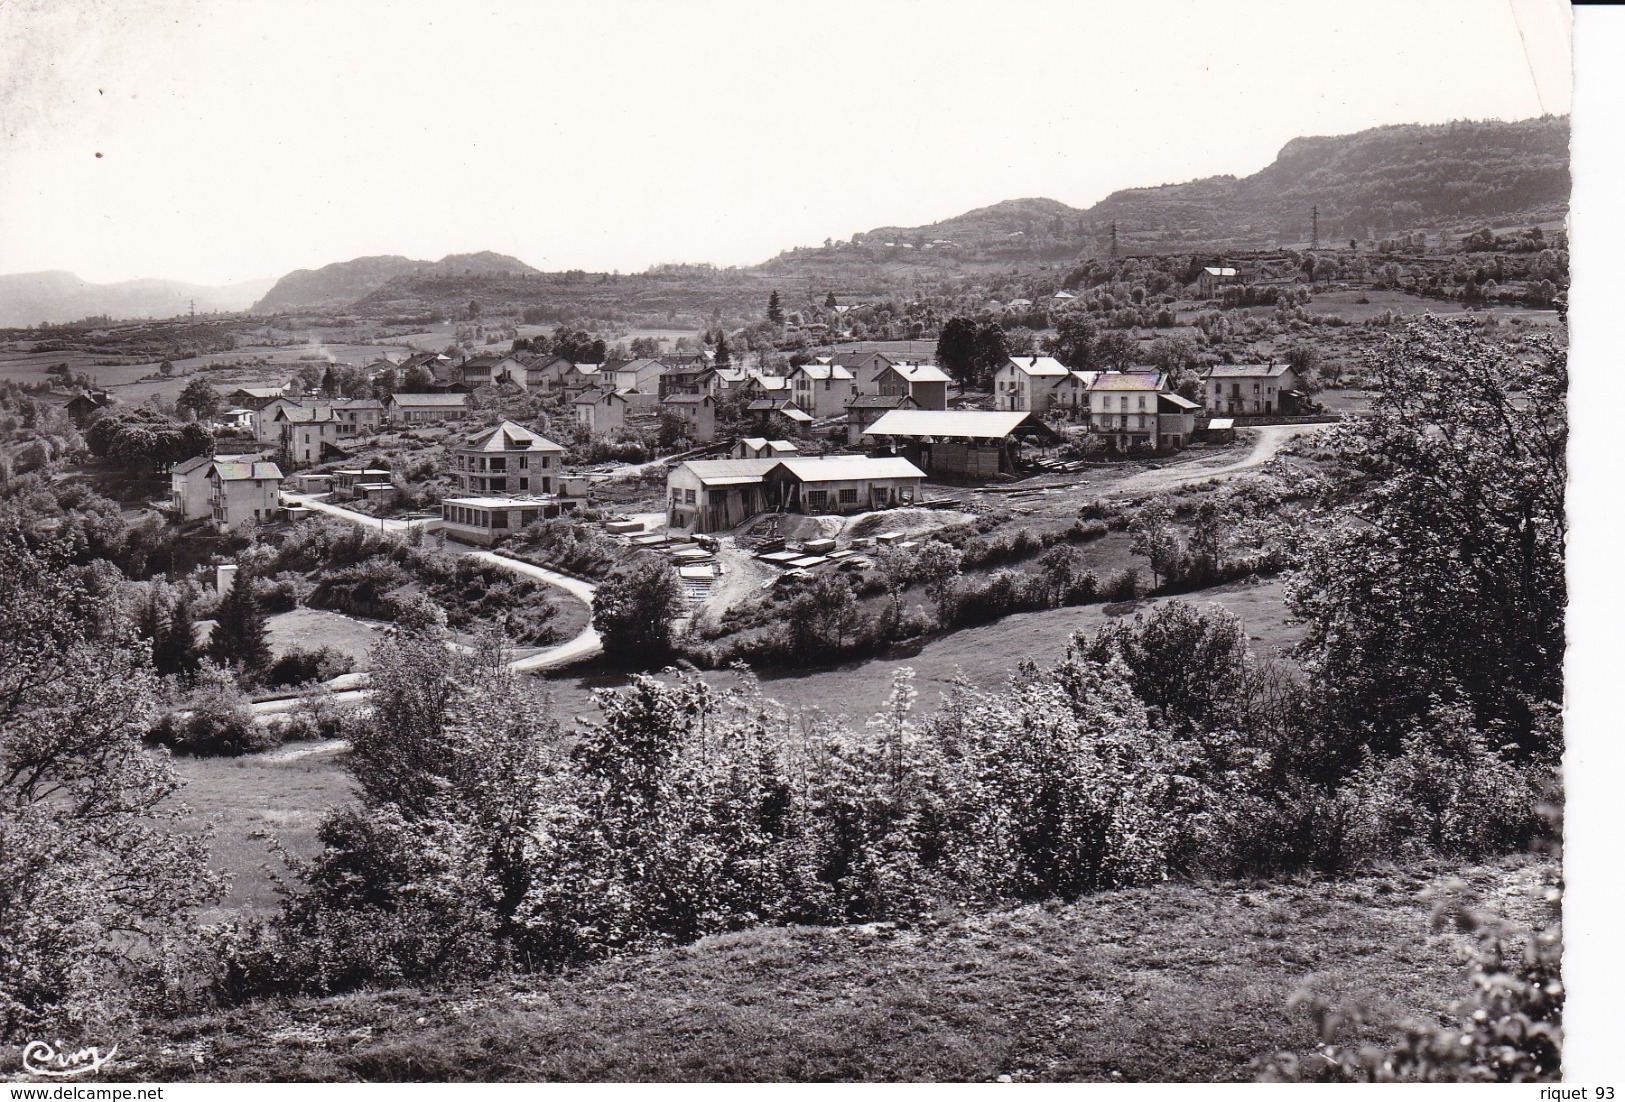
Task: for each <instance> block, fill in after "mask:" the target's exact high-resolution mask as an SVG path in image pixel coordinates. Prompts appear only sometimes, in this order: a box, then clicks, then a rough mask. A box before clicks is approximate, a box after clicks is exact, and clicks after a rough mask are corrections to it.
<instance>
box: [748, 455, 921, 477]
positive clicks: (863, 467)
mask: <svg viewBox="0 0 1625 1102" xmlns="http://www.w3.org/2000/svg"><path fill="white" fill-rule="evenodd" d="M776 465H777V466H779V467H782V468H784V469H785V470H786V471H788V472H789V473H790V474H791V475H793V476H794V477H795V478H796V479H798V480H799V481H801V482H849V481H852V480H853V479H865V478H924V477H925V472H924V471H922V470H920V468H918V467H916V466H915V465H914V464H912V463H910V462H909V461H908V460H906V459H904V458H902V457H901V456H895V455H893V456H881V457H880V458H878V459H871V458H869V457H868V456H865V455H832V456H828V457H826V458H824V459H781V460H779V461H778V462H777V464H776Z"/></svg>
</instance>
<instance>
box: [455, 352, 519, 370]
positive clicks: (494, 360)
mask: <svg viewBox="0 0 1625 1102" xmlns="http://www.w3.org/2000/svg"><path fill="white" fill-rule="evenodd" d="M507 358H508V357H507V356H505V355H503V354H501V353H499V352H481V353H480V354H479V355H477V356H470V357H468V358H467V359H466V360H464V361H463V363H462V366H463V367H495V366H496V365H497V364H499V363H501V362H502V361H503V360H505V359H507Z"/></svg>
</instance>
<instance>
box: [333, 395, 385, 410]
mask: <svg viewBox="0 0 1625 1102" xmlns="http://www.w3.org/2000/svg"><path fill="white" fill-rule="evenodd" d="M333 408H334V410H335V411H337V410H344V409H383V408H384V403H382V402H380V401H379V400H378V399H376V398H343V399H337V400H335V401H334V403H333Z"/></svg>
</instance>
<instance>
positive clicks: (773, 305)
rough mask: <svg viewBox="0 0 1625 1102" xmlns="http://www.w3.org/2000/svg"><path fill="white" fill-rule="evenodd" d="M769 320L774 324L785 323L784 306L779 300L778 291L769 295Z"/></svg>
mask: <svg viewBox="0 0 1625 1102" xmlns="http://www.w3.org/2000/svg"><path fill="white" fill-rule="evenodd" d="M767 320H768V321H770V322H772V323H773V324H774V325H783V324H784V306H783V305H782V304H781V303H780V302H779V293H778V291H774V292H773V293H772V294H770V295H768V296H767Z"/></svg>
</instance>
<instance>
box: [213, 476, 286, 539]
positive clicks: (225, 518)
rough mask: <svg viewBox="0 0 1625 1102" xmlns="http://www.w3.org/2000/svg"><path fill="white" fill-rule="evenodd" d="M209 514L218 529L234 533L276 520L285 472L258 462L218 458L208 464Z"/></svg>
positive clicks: (222, 531)
mask: <svg viewBox="0 0 1625 1102" xmlns="http://www.w3.org/2000/svg"><path fill="white" fill-rule="evenodd" d="M208 480H209V515H210V518H211V519H212V520H213V522H214V526H215V529H216V530H217V531H219V532H221V533H225V532H231V531H234V530H236V529H237V528H240V527H242V526H243V525H245V524H259V523H262V522H264V521H268V520H272V519H274V518H275V517H276V514H277V510H278V508H280V499H279V497H278V492H279V491H280V489H281V487H282V471H281V470H280V469H279V468H278V467H277V465H276V464H275V463H270V462H266V461H263V460H256V459H216V460H215V461H214V462H212V463H211V464H209V473H208Z"/></svg>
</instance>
